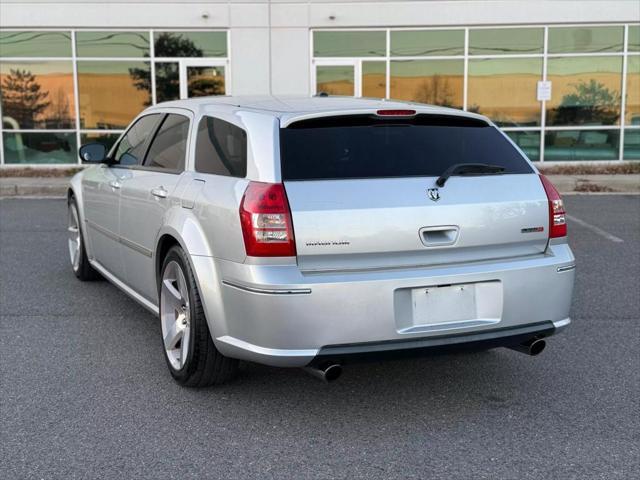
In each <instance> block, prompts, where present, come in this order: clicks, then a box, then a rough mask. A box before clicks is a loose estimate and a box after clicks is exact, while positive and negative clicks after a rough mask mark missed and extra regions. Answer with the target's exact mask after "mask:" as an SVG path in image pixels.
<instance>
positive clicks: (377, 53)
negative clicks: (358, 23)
mask: <svg viewBox="0 0 640 480" xmlns="http://www.w3.org/2000/svg"><path fill="white" fill-rule="evenodd" d="M386 54H387V33H386V32H384V31H374V32H344V31H342V32H340V31H331V32H313V55H314V56H316V57H383V56H385V55H386Z"/></svg>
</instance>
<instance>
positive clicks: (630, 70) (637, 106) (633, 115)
mask: <svg viewBox="0 0 640 480" xmlns="http://www.w3.org/2000/svg"><path fill="white" fill-rule="evenodd" d="M626 103H627V104H626V109H625V111H626V116H625V123H626V124H627V125H640V56H629V58H628V59H627V99H626Z"/></svg>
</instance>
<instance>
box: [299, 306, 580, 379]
mask: <svg viewBox="0 0 640 480" xmlns="http://www.w3.org/2000/svg"><path fill="white" fill-rule="evenodd" d="M569 323H570V320H569V319H568V318H567V319H566V320H565V321H563V322H558V324H559V325H562V326H566V325H568V324H569ZM560 328H562V327H558V328H556V326H555V325H554V323H553V322H540V323H533V324H528V325H523V326H517V327H506V328H497V329H494V330H487V331H481V332H467V333H460V334H455V335H438V336H433V337H428V338H419V339H408V340H391V341H387V342H374V343H361V344H353V345H329V346H326V347H322V348H321V349H320V351H319V352H318V354H317V355H316V356H315V357H314V358H313V360H311V362H310V366H314V367H319V366H322V365H326V364H330V363H339V364H343V365H344V364H349V363H356V362H367V361H378V360H389V359H397V358H411V357H419V356H424V355H434V354H440V353H454V352H464V351H478V350H486V349H489V348H496V347H510V346H513V345H519V344H521V343H524V342H526V341H528V340H531V339H532V338H546V337H549V336H551V335H553V334H554V333H556V331H557V330H559V329H560Z"/></svg>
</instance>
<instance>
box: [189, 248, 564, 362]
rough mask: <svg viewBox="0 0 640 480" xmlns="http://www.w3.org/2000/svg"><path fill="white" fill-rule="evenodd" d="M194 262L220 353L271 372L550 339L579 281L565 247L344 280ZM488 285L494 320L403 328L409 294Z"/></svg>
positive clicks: (294, 270) (285, 269)
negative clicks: (493, 288) (492, 285)
mask: <svg viewBox="0 0 640 480" xmlns="http://www.w3.org/2000/svg"><path fill="white" fill-rule="evenodd" d="M192 259H193V261H194V267H195V270H196V275H197V277H198V279H199V284H200V288H201V291H202V293H203V295H202V297H203V303H204V306H205V312H206V314H207V319H208V320H209V326H210V330H211V332H212V336H213V338H214V342H215V344H216V347H217V348H218V349H219V350H220V351H221V352H222V353H223V354H225V355H227V356H230V357H234V358H239V359H243V360H249V361H255V362H258V363H264V364H268V365H274V366H305V365H308V364H317V363H318V362H322V361H326V360H330V359H337V357H341V358H342V360H341V361H342V362H348V361H354V360H362V359H365V360H366V359H372V358H380V357H388V356H408V355H420V354H425V353H431V352H439V351H451V350H456V349H460V348H462V349H468V348H481V349H484V348H493V347H496V346H508V345H514V344H517V343H521V341H524V340H528V339H529V338H532V337H534V336H545V337H546V336H549V335H552V334H554V333H557V331H559V330H560V329H562V328H564V327H565V326H566V325H567V324H568V323H569V308H570V305H571V297H572V292H573V283H574V274H575V270H574V267H575V259H574V257H573V254H572V252H571V250H570V248H569V246H568V245H567V244H557V245H551V246H550V248H549V250H548V253H547V254H545V255H539V256H536V257H530V258H518V259H509V260H502V261H498V262H495V261H494V262H482V263H475V264H465V265H453V266H446V267H429V268H415V269H401V270H400V269H399V270H384V271H375V272H373V271H368V272H349V273H345V272H341V273H339V274H338V273H322V274H318V273H315V274H306V275H305V274H303V273H301V272H300V270H299V269H298V267H297V266H296V265H289V266H282V265H247V264H237V263H232V262H226V261H222V260H218V259H212V258H209V257H192ZM211 269H212V270H211ZM207 278H209V279H216V278H217V279H219V281H217V282H207V281H206V280H204V279H207ZM482 282H499V284H500V289H499V294H497V293H490V294H487V295H489V296H490V297H491V298H489V299H488V300H489V301H490V303H491V304H492V309H494V310H495V308H494V307H495V306H496V305H498V306H499V315H497V316H496V318H492V319H490V320H487V319H479V320H478V321H473V322H469V321H465V322H457V323H456V322H450V323H447V324H442V325H435V326H434V325H430V326H425V327H424V328H422V326H421V325H418V326H417V327H416V326H413V327H411V328H406V317H407V315H406V304H407V298H408V297H407V296H406V292H408V291H410V290H411V289H414V288H424V287H431V286H441V285H451V284H453V285H457V284H475V283H482ZM485 300H486V299H485ZM409 301H410V300H409ZM401 317H402V318H401Z"/></svg>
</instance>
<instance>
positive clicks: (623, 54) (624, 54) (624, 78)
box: [309, 21, 640, 164]
mask: <svg viewBox="0 0 640 480" xmlns="http://www.w3.org/2000/svg"><path fill="white" fill-rule="evenodd" d="M638 26H639V24H638V23H636V22H630V21H628V22H609V23H602V22H600V23H562V24H541V23H531V24H522V25H505V24H502V25H496V24H487V25H477V26H469V25H467V26H457V25H443V26H437V27H420V26H411V27H372V28H358V27H352V28H349V27H340V28H322V27H321V28H311V29H310V31H309V91H310V93H311V94H312V95H315V94H317V90H316V89H317V82H316V68H317V67H318V66H322V65H332V64H334V65H335V64H339V63H342V62H347V63H348V62H353V63H354V64H355V69H354V75H355V78H354V85H355V92H356V95H355V96H356V97H359V96H362V95H361V94H362V68H361V65H362V62H363V61H367V60H378V61H385V62H386V96H385V98H386V99H390V98H391V96H390V90H391V81H390V80H391V79H390V76H391V71H390V70H391V68H390V66H391V61H392V60H446V59H452V60H453V59H462V60H463V62H464V78H463V106H462V109H463V110H465V111H468V109H469V107H470V105H469V101H468V100H469V99H468V85H469V60H471V59H509V58H519V59H520V58H540V59H542V72H541V77H540V79H539V81H547V72H548V59H550V58H567V57H589V58H595V57H605V56H609V57H620V58H621V59H622V71H621V74H620V75H621V85H620V89H619V94H620V97H621V99H620V104H619V109H620V120H619V122H618V124H617V125H566V126H565V125H562V126H550V125H548V124H547V118H546V110H547V105H546V104H547V102H546V101H538V103H539V104H540V105H539V107H540V125H536V126H526V127H521V126H512V127H499V128H500V130H502V131H503V132H505V133H509V132H535V133H537V134H539V136H540V145H539V152H538V159H537V160H536V162H544V161H545V158H544V151H545V138H546V136H547V135H546V134H547V133H548V132H554V131H560V130H611V131H613V132H616V133H618V134H619V135H620V145H619V148H618V156H617V158H616V159H614V160H611V159H604V158H603V159H602V160H589V161H588V163H591V164H597V163H601V164H610V163H615V162H619V161H624V135H625V130H626V131H627V132H628V131H629V130H636V129H640V125H630V124H629V122H627V121H626V116H627V108H626V97H627V84H628V79H629V75H628V72H627V63H628V61H629V59H630V58H633V57H638V56H640V50H639V51H633V50H630V49H629V41H630V39H629V32H630V30H631V29H632V28H637V27H638ZM555 27H585V28H593V27H621V28H622V30H623V45H622V49H621V50H620V51H615V52H614V51H607V52H581V53H575V52H573V53H549V30H550V29H551V28H555ZM521 28H541V29H542V30H543V45H542V50H541V52H537V53H515V54H512V53H509V54H471V53H470V52H469V48H470V32H471V31H475V30H490V29H500V30H509V29H511V30H516V29H521ZM458 29H461V30H464V32H465V33H464V54H463V55H438V56H433V55H431V56H427V55H425V56H417V57H416V56H402V57H400V56H394V55H391V32H392V31H406V30H412V31H415V30H458ZM380 30H382V31H386V32H387V33H386V35H387V45H386V47H387V48H386V50H387V52H386V53H387V54H386V56H384V57H316V56H315V55H314V45H313V42H314V32H318V31H380ZM536 101H537V100H536ZM552 162H554V163H557V164H563V163H566V162H565V161H558V162H555V161H553V160H552Z"/></svg>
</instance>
